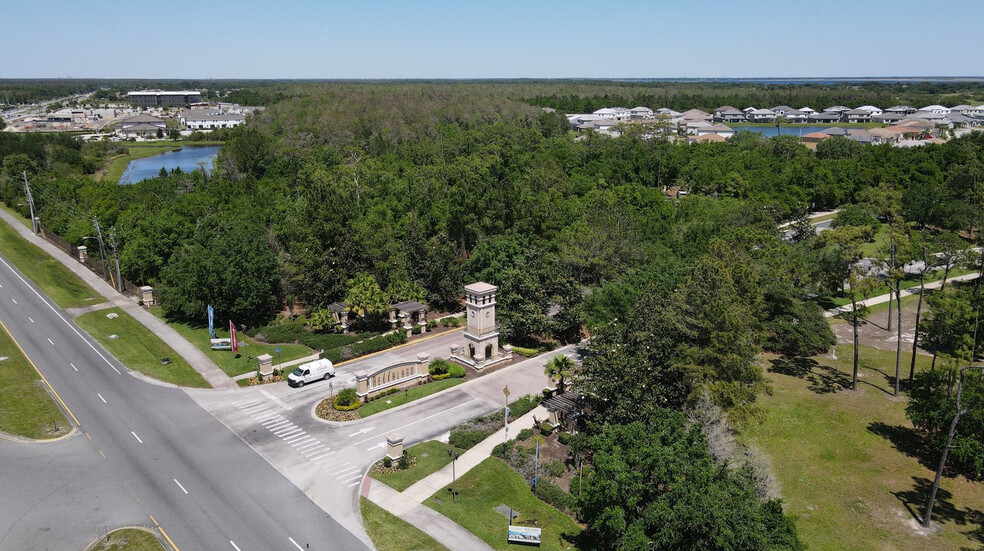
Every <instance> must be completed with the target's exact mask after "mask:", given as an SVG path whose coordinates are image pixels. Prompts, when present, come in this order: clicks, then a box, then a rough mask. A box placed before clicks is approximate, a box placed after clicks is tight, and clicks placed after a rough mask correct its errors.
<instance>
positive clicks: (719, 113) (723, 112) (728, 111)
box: [714, 107, 745, 117]
mask: <svg viewBox="0 0 984 551" xmlns="http://www.w3.org/2000/svg"><path fill="white" fill-rule="evenodd" d="M714 113H715V114H717V116H719V117H720V116H722V115H728V116H732V117H734V116H740V117H744V116H745V112H744V111H742V110H740V109H735V108H734V107H731V108H729V109H724V110H719V111H715V112H714Z"/></svg>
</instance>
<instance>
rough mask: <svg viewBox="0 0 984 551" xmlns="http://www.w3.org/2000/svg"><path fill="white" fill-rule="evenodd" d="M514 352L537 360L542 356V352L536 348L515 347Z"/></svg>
mask: <svg viewBox="0 0 984 551" xmlns="http://www.w3.org/2000/svg"><path fill="white" fill-rule="evenodd" d="M513 352H515V353H517V354H519V355H520V356H524V357H526V358H535V357H537V356H539V355H540V351H539V350H538V349H536V348H523V347H522V346H513Z"/></svg>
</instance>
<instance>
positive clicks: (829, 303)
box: [817, 269, 976, 309]
mask: <svg viewBox="0 0 984 551" xmlns="http://www.w3.org/2000/svg"><path fill="white" fill-rule="evenodd" d="M974 272H976V270H967V269H954V270H950V275H948V276H947V281H949V280H950V279H953V278H955V277H958V276H962V275H967V274H972V273H974ZM941 279H943V270H936V271H933V272H929V273H927V274H926V283H932V282H934V281H939V280H941ZM947 285H949V283H947ZM913 287H919V277H918V276H909V277H908V278H906V279H903V280H902V289H903V290H904V289H912V288H913ZM930 291H932V289H930ZM888 292H889V289H888V286H886V285H879V286H877V287H875V289H874V290H873V291H872V292H871V293H870V294H869V296H870V297H877V296H880V295H885V294H888ZM903 300H904V297H903ZM817 301H818V304H820V306H821V307H822V308H824V309H830V308H836V307H838V306H846V305H848V304H850V303H851V299H849V298H847V297H841V296H838V297H822V298H818V299H817ZM886 304H888V303H886ZM886 308H887V306H886Z"/></svg>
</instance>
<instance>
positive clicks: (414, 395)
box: [359, 377, 465, 419]
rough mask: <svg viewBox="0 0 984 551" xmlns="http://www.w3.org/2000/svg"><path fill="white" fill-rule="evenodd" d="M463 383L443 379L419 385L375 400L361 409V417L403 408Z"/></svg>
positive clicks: (453, 379) (459, 380)
mask: <svg viewBox="0 0 984 551" xmlns="http://www.w3.org/2000/svg"><path fill="white" fill-rule="evenodd" d="M463 382H465V380H464V379H456V378H453V377H452V378H449V379H442V380H440V381H433V382H430V383H427V384H424V385H417V386H415V387H411V388H408V389H406V390H401V391H400V392H396V393H393V394H390V395H389V396H383V397H382V398H378V399H376V400H373V401H371V402H369V403H368V404H366V405H364V406H362V407H360V408H359V417H362V418H363V419H364V418H366V417H369V416H370V415H375V414H377V413H379V412H382V411H386V410H388V409H392V408H395V407H397V406H402V405H403V404H408V403H410V402H412V401H414V400H419V399H421V398H423V397H425V396H430V395H431V394H436V393H438V392H440V391H442V390H445V389H448V388H451V387H453V386H457V385H460V384H461V383H463Z"/></svg>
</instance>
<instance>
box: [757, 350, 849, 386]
mask: <svg viewBox="0 0 984 551" xmlns="http://www.w3.org/2000/svg"><path fill="white" fill-rule="evenodd" d="M769 363H770V364H771V365H770V366H769V371H770V372H772V373H781V374H783V375H789V376H790V377H797V378H799V379H804V380H807V381H809V383H810V385H809V387H807V388H809V389H810V390H811V391H812V392H815V393H817V394H829V393H831V392H840V391H842V390H846V389H849V388H851V378H850V377H848V376H847V375H846V374H845V373H844V372H842V371H841V370H839V369H837V368H834V367H830V366H827V365H823V364H820V363H819V362H817V361H816V360H814V359H812V358H787V357H782V358H776V359H773V360H770V361H769Z"/></svg>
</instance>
